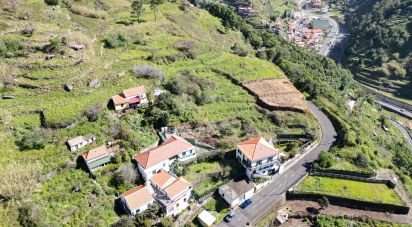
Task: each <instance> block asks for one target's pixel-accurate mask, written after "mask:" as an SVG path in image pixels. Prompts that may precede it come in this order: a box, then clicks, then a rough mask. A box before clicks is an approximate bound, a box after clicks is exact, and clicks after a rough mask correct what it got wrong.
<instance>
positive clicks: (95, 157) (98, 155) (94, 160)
mask: <svg viewBox="0 0 412 227" xmlns="http://www.w3.org/2000/svg"><path fill="white" fill-rule="evenodd" d="M113 155H114V154H113V153H112V152H110V151H109V150H108V149H107V147H106V145H102V146H100V147H96V148H94V149H91V150H88V151H86V152H84V153H83V154H82V157H83V159H84V162H85V163H86V165H87V168H88V169H89V172H90V173H92V172H93V170H95V169H98V168H100V167H102V166H105V165H106V164H108V163H110V162H111V161H112V158H113Z"/></svg>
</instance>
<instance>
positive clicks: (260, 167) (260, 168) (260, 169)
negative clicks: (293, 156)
mask: <svg viewBox="0 0 412 227" xmlns="http://www.w3.org/2000/svg"><path fill="white" fill-rule="evenodd" d="M236 157H237V159H238V160H239V161H240V164H241V165H242V166H243V167H245V169H246V175H247V176H248V177H249V178H251V177H252V174H253V172H254V171H256V173H257V174H260V175H268V171H269V170H273V169H278V168H279V166H278V165H277V163H278V159H279V155H275V156H272V161H270V160H269V158H270V157H268V158H264V159H260V160H255V161H251V162H250V163H251V167H250V169H249V168H248V167H247V166H246V165H245V164H244V163H243V162H242V161H243V160H245V161H250V160H249V159H248V158H247V157H246V155H244V154H243V152H242V151H240V150H239V149H237V150H236ZM258 163H259V164H258ZM270 163H273V166H272V167H269V168H264V165H266V164H270Z"/></svg>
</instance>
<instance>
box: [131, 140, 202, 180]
mask: <svg viewBox="0 0 412 227" xmlns="http://www.w3.org/2000/svg"><path fill="white" fill-rule="evenodd" d="M195 157H196V151H195V147H194V146H193V145H192V144H191V143H189V142H188V141H186V140H185V139H183V138H182V137H180V136H177V135H172V136H171V137H169V138H168V139H167V140H166V141H164V142H163V143H162V144H161V145H160V146H157V147H155V148H153V149H150V150H148V151H144V152H142V153H140V154H137V155H136V156H134V160H135V161H136V163H137V168H138V170H139V172H140V174H141V175H142V177H143V179H144V180H145V181H146V180H149V179H150V178H151V177H152V176H153V175H154V174H156V173H158V172H159V171H160V170H161V169H164V170H165V171H170V165H171V164H172V163H173V162H174V161H175V160H177V161H187V160H191V159H193V158H195Z"/></svg>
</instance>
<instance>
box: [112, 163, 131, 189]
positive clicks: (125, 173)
mask: <svg viewBox="0 0 412 227" xmlns="http://www.w3.org/2000/svg"><path fill="white" fill-rule="evenodd" d="M136 180H137V171H136V170H135V169H134V168H133V165H132V164H131V163H123V164H122V165H121V166H120V167H119V169H117V170H116V172H115V173H114V174H113V183H115V185H116V186H119V185H122V184H126V185H132V184H134V183H136Z"/></svg>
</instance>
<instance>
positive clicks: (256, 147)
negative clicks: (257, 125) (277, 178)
mask: <svg viewBox="0 0 412 227" xmlns="http://www.w3.org/2000/svg"><path fill="white" fill-rule="evenodd" d="M237 147H238V148H239V150H241V151H242V152H243V153H244V154H245V155H246V156H247V157H248V158H249V159H250V160H252V161H254V160H259V159H263V158H266V157H271V156H274V155H277V154H279V151H278V150H277V149H275V148H274V147H273V146H272V145H271V144H269V143H268V142H267V141H266V140H265V139H263V138H262V137H260V138H253V139H249V140H246V141H243V142H240V143H238V144H237Z"/></svg>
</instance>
